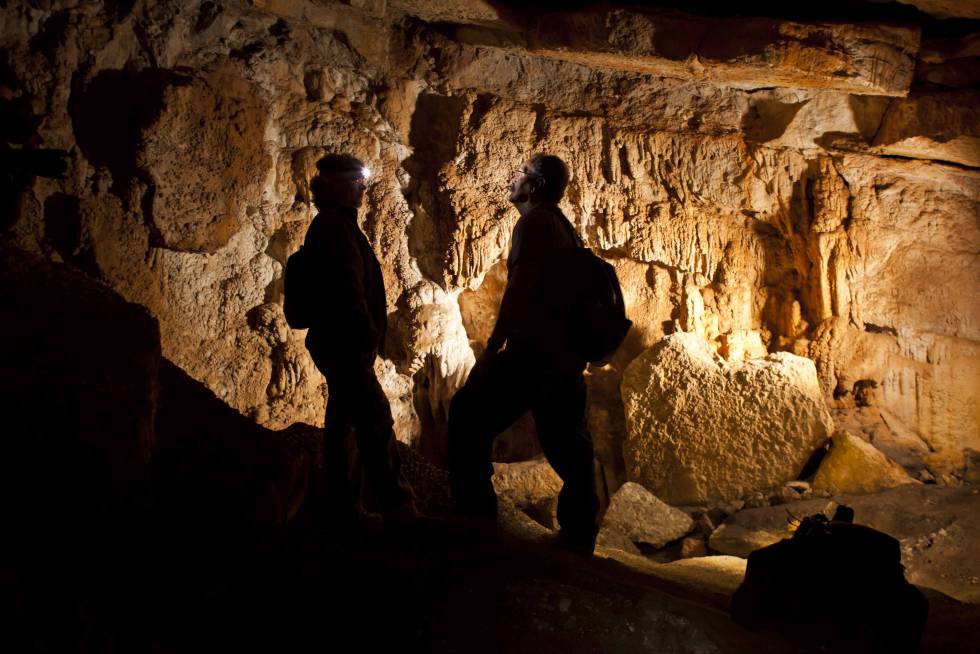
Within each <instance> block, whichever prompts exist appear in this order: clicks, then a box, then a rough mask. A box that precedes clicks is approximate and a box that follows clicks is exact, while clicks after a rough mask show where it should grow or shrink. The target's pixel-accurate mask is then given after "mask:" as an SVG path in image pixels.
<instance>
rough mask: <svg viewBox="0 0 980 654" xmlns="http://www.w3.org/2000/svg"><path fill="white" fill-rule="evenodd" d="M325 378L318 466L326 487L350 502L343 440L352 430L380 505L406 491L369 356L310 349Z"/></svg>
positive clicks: (389, 505) (391, 503)
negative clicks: (339, 355) (350, 357)
mask: <svg viewBox="0 0 980 654" xmlns="http://www.w3.org/2000/svg"><path fill="white" fill-rule="evenodd" d="M310 353H311V354H312V355H313V362H314V363H315V364H316V366H317V368H318V369H319V370H320V372H322V373H323V376H324V377H326V378H327V415H326V425H325V430H324V431H325V433H324V447H323V467H324V473H325V477H326V483H327V484H328V488H327V492H328V494H330V495H332V496H333V497H332V498H331V499H332V500H334V501H336V502H337V503H339V504H353V503H354V502H356V500H357V492H356V490H354V489H353V488H352V487H351V485H350V482H349V480H348V476H349V467H350V461H349V459H350V457H349V456H348V454H347V451H346V447H345V444H346V442H347V440H348V438H349V437H350V436H351V434H352V433H353V436H354V439H355V441H356V443H357V453H358V458H359V459H360V462H361V466H362V468H363V471H364V477H365V480H366V481H367V483H368V485H369V486H370V489H371V492H372V495H373V496H374V498H375V499H376V500H377V502H378V503H379V504H380V509H381V510H382V511H388V510H391V509H393V508H395V507H396V506H397V505H398V504H399V503H401V502H404V501H405V500H406V499H408V498H409V497H411V491H410V490H408V487H407V484H406V483H405V482H404V481H403V480H402V479H401V474H400V470H401V460H400V458H399V456H398V450H397V449H396V448H395V432H394V429H393V426H394V420H393V419H392V416H391V405H390V404H389V403H388V398H387V396H386V395H385V393H384V390H383V389H382V388H381V384H379V383H378V377H377V375H376V374H375V372H374V365H373V360H374V357H370V358H368V357H359V358H358V359H356V360H352V359H347V358H344V357H331V356H327V355H324V354H323V353H321V352H317V351H315V349H314V348H311V349H310Z"/></svg>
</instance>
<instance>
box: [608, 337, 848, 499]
mask: <svg viewBox="0 0 980 654" xmlns="http://www.w3.org/2000/svg"><path fill="white" fill-rule="evenodd" d="M623 403H624V405H625V406H626V420H627V424H628V427H629V437H628V439H627V441H626V444H625V446H624V457H625V459H626V472H627V475H628V476H629V478H630V480H631V481H637V482H639V483H641V484H643V485H644V486H646V487H647V488H649V489H651V490H652V491H653V492H654V493H655V494H656V495H657V496H658V497H662V498H663V499H664V500H665V501H667V502H669V503H671V504H697V503H699V502H705V501H709V500H718V499H737V498H740V497H745V496H747V495H748V494H749V493H750V492H752V491H764V490H768V489H770V488H774V487H776V486H779V485H781V484H782V483H783V482H786V481H789V480H790V479H794V478H795V477H796V476H797V475H798V474H799V473H800V471H801V470H802V469H803V466H804V464H805V463H806V461H807V460H808V459H809V458H810V456H811V454H812V453H813V451H814V450H815V449H816V447H817V446H818V445H820V444H821V443H823V442H824V441H825V440H826V439H827V438H828V436H829V435H830V432H831V431H832V424H833V423H832V420H831V418H830V414H829V413H828V412H827V409H826V407H825V405H824V400H823V397H822V396H821V394H820V388H819V385H818V384H817V376H816V369H815V368H814V366H813V363H812V362H810V361H808V360H807V359H804V358H802V357H796V356H793V355H790V354H786V353H780V354H773V355H770V356H769V357H767V358H766V359H759V360H753V361H748V362H745V363H742V364H728V363H725V362H724V360H722V359H721V358H720V357H718V356H717V355H715V354H714V353H712V352H711V351H710V350H709V349H708V347H707V345H706V344H705V342H704V340H703V339H702V338H701V337H699V336H698V335H696V334H691V333H678V334H672V335H671V336H668V337H667V338H665V339H664V340H663V341H661V343H660V344H658V345H656V346H654V347H653V348H651V349H650V350H648V351H647V352H645V353H644V354H642V355H641V356H639V357H638V358H637V359H636V360H634V361H633V363H631V364H630V366H629V368H627V369H626V373H625V375H624V376H623Z"/></svg>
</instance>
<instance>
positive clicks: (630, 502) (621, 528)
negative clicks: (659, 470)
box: [597, 482, 694, 552]
mask: <svg viewBox="0 0 980 654" xmlns="http://www.w3.org/2000/svg"><path fill="white" fill-rule="evenodd" d="M693 527H694V521H693V520H692V519H691V516H689V515H687V514H686V513H684V512H683V511H681V510H679V509H675V508H673V507H671V506H670V505H668V504H665V503H663V502H661V501H660V500H659V499H657V497H656V496H655V495H653V493H651V492H650V491H648V490H647V489H645V488H644V487H643V486H640V485H639V484H635V483H633V482H626V483H625V484H623V485H622V487H621V488H620V489H619V490H618V491H616V493H615V494H614V495H613V496H612V499H611V500H610V501H609V509H608V510H607V511H606V515H605V516H603V519H602V527H601V529H600V530H599V538H598V539H597V543H598V545H600V546H602V547H607V548H612V549H625V551H627V552H632V551H634V550H635V548H634V547H631V545H632V543H645V544H647V545H651V546H653V547H655V548H660V547H663V546H664V545H666V544H667V543H669V542H671V541H674V540H677V539H678V538H681V537H682V536H684V535H685V534H687V533H688V532H690V531H691V529H692V528H693ZM624 545H625V547H624Z"/></svg>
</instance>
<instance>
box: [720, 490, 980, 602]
mask: <svg viewBox="0 0 980 654" xmlns="http://www.w3.org/2000/svg"><path fill="white" fill-rule="evenodd" d="M837 503H839V504H845V505H847V506H850V507H851V508H853V509H854V522H855V523H856V524H862V525H867V526H869V527H872V528H874V529H877V530H879V531H883V532H884V533H886V534H888V535H889V536H892V537H894V538H897V539H898V540H899V542H900V543H901V548H902V565H904V566H905V574H906V577H907V578H908V580H909V581H910V582H912V583H913V584H916V585H919V586H928V587H929V588H934V589H936V590H938V591H941V592H943V593H946V594H947V595H949V596H951V597H954V598H956V599H958V600H960V601H962V602H973V603H978V602H980V561H978V559H977V556H976V549H977V548H976V543H977V542H978V540H977V539H978V538H980V492H977V490H976V489H974V488H970V487H968V486H966V487H962V488H943V487H939V486H933V485H920V484H915V485H912V484H907V485H903V486H900V487H898V488H893V489H890V490H886V491H882V492H880V493H873V494H866V495H839V496H835V497H834V498H833V501H830V500H826V499H821V500H802V501H799V502H794V503H791V504H782V505H780V506H773V507H763V508H758V509H747V510H745V511H739V512H738V513H736V514H735V515H734V516H732V517H731V518H729V520H728V521H726V523H725V524H724V525H723V526H722V527H719V529H718V531H716V532H715V534H713V535H712V538H711V549H712V550H714V551H715V552H718V553H720V554H729V555H734V556H748V553H749V552H751V551H752V550H754V549H758V548H759V547H765V546H766V545H769V544H771V543H774V542H776V541H779V540H782V539H783V538H788V537H789V536H790V533H789V531H788V530H787V519H788V518H789V517H791V516H795V517H796V518H802V517H804V516H808V515H813V514H814V513H819V512H822V513H824V514H826V515H832V514H833V512H834V508H835V504H837Z"/></svg>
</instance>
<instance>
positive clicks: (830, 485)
mask: <svg viewBox="0 0 980 654" xmlns="http://www.w3.org/2000/svg"><path fill="white" fill-rule="evenodd" d="M914 483H917V482H916V481H915V480H914V479H912V478H911V477H910V476H909V475H908V473H906V472H905V470H904V469H903V468H902V466H900V465H898V464H897V463H895V462H894V461H892V460H891V459H889V458H888V457H887V456H885V455H884V454H883V453H882V452H880V451H879V450H877V449H875V447H874V446H873V445H871V444H870V443H867V442H865V441H863V440H861V439H860V438H857V437H856V436H852V435H851V434H848V433H847V432H845V431H838V432H836V433H835V434H834V435H833V437H831V446H830V452H829V453H828V454H827V456H826V457H824V459H823V461H822V462H821V463H820V468H819V469H818V470H817V474H816V475H815V476H814V477H813V488H814V489H816V490H829V491H833V492H838V493H873V492H875V491H879V490H884V489H886V488H894V487H895V486H901V485H902V484H914Z"/></svg>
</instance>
